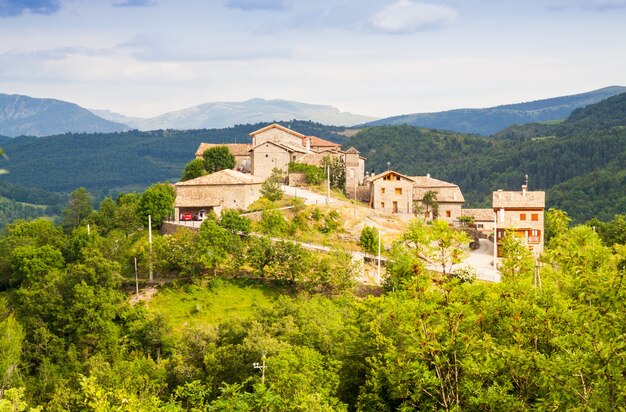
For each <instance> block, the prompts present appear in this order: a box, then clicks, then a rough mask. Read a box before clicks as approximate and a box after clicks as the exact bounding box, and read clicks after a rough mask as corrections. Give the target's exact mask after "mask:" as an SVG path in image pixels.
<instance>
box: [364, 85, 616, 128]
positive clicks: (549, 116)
mask: <svg viewBox="0 0 626 412" xmlns="http://www.w3.org/2000/svg"><path fill="white" fill-rule="evenodd" d="M624 92H626V87H622V86H611V87H605V88H603V89H599V90H594V91H591V92H587V93H581V94H574V95H570V96H562V97H554V98H551V99H544V100H535V101H532V102H528V103H517V104H509V105H503V106H496V107H490V108H485V109H456V110H449V111H444V112H436V113H416V114H407V115H402V116H394V117H388V118H385V119H380V120H375V121H373V122H369V123H367V124H366V126H382V125H401V124H407V125H411V126H417V127H424V128H429V129H440V130H450V131H455V132H459V133H474V134H479V135H483V136H488V135H491V134H493V133H496V132H497V131H499V130H502V129H505V128H507V127H509V126H511V125H515V124H518V125H519V124H525V123H536V122H545V121H550V120H563V119H566V118H567V117H568V116H569V115H570V114H571V113H572V112H573V111H574V110H576V109H578V108H580V107H584V106H587V105H590V104H593V103H597V102H599V101H601V100H604V99H606V98H608V97H611V96H615V95H617V94H620V93H624Z"/></svg>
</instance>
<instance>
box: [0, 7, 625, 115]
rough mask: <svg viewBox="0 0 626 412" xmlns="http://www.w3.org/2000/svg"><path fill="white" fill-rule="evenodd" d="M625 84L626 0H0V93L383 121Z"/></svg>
mask: <svg viewBox="0 0 626 412" xmlns="http://www.w3.org/2000/svg"><path fill="white" fill-rule="evenodd" d="M611 85H621V86H626V0H447V1H439V0H335V1H331V0H198V1H191V0H0V93H7V94H22V95H28V96H32V97H41V98H55V99H61V100H66V101H70V102H73V103H76V104H79V105H80V106H83V107H86V108H90V109H108V110H111V111H114V112H117V113H121V114H124V115H127V116H137V117H153V116H157V115H159V114H162V113H165V112H169V111H175V110H180V109H184V108H187V107H191V106H195V105H198V104H202V103H206V102H220V101H223V102H237V101H243V100H248V99H251V98H264V99H286V100H294V101H299V102H305V103H312V104H326V105H332V106H335V107H337V108H339V109H340V110H341V111H348V112H352V113H357V114H363V115H370V116H374V117H387V116H393V115H400V114H407V113H420V112H435V111H441V110H450V109H456V108H464V107H490V106H496V105H500V104H509V103H519V102H525V101H531V100H537V99H543V98H548V97H555V96H562V95H569V94H575V93H582V92H586V91H591V90H595V89H598V88H602V87H605V86H611Z"/></svg>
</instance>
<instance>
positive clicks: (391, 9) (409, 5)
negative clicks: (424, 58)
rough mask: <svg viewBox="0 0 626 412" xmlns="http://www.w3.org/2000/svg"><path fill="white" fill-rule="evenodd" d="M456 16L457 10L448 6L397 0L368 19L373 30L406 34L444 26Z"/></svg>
mask: <svg viewBox="0 0 626 412" xmlns="http://www.w3.org/2000/svg"><path fill="white" fill-rule="evenodd" d="M457 16H458V13H457V11H456V10H455V9H453V8H452V7H449V6H445V5H441V4H433V3H422V2H416V1H412V0H398V1H396V2H395V3H392V4H390V5H388V6H386V7H384V8H383V9H382V10H380V11H379V12H378V13H376V14H375V15H374V16H372V18H371V20H370V21H371V25H372V27H373V28H374V29H375V30H378V31H382V32H385V33H394V34H406V33H414V32H417V31H422V30H429V29H435V28H438V27H441V26H445V25H447V24H449V23H451V22H453V21H454V20H455V19H456V18H457Z"/></svg>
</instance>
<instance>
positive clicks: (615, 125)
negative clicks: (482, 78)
mask: <svg viewBox="0 0 626 412" xmlns="http://www.w3.org/2000/svg"><path fill="white" fill-rule="evenodd" d="M625 111H626V94H622V95H619V96H615V97H613V98H610V99H607V100H606V101H604V102H601V103H598V104H595V105H591V106H588V107H587V108H585V109H579V110H577V111H575V112H574V113H572V116H571V117H570V118H569V119H567V120H566V121H565V122H563V123H560V124H554V125H535V124H533V125H527V126H520V127H517V128H514V129H508V131H506V132H503V133H501V134H500V135H499V136H498V137H499V138H498V139H493V138H481V137H476V136H472V135H457V134H453V133H449V132H441V131H436V130H428V129H419V128H414V127H411V126H384V127H376V128H369V129H365V130H363V131H361V132H360V133H358V134H357V135H356V136H354V137H352V138H351V139H350V140H349V141H348V143H347V144H349V145H353V146H355V147H356V148H357V149H358V150H360V151H361V153H362V155H363V156H365V157H367V164H368V168H373V169H375V170H377V171H381V170H384V169H386V167H387V162H390V164H391V168H393V169H395V170H398V171H399V172H401V173H406V174H409V175H424V174H426V173H430V174H431V175H432V176H433V177H435V178H438V179H443V180H447V181H451V182H454V183H456V184H458V185H459V186H460V187H461V189H462V190H463V193H464V195H465V198H466V200H467V206H469V207H472V206H481V205H482V206H488V205H489V202H490V198H491V192H492V191H493V190H496V189H499V188H503V189H517V188H518V187H519V186H520V185H521V184H522V182H523V181H524V175H525V174H528V175H529V177H530V187H531V189H535V190H549V194H548V198H547V202H548V207H558V208H563V209H564V210H567V211H568V212H569V213H570V215H571V216H572V217H573V218H574V220H575V221H578V222H581V221H585V220H587V219H590V218H592V217H594V216H602V218H604V219H608V218H611V217H612V216H613V215H614V214H617V213H622V212H623V211H624V202H626V195H624V193H625V192H626V186H624V182H623V179H621V178H620V176H623V173H622V172H623V170H624V169H626V166H624V165H626V114H625Z"/></svg>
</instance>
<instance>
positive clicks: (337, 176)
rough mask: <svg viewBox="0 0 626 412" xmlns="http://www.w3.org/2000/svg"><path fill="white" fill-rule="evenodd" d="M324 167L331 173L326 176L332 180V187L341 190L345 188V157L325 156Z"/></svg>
mask: <svg viewBox="0 0 626 412" xmlns="http://www.w3.org/2000/svg"><path fill="white" fill-rule="evenodd" d="M322 169H324V170H325V171H326V173H330V174H329V175H328V176H326V178H327V179H329V180H330V187H332V188H335V189H341V190H344V189H345V187H346V165H345V164H344V162H343V158H341V157H335V156H324V158H323V159H322Z"/></svg>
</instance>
